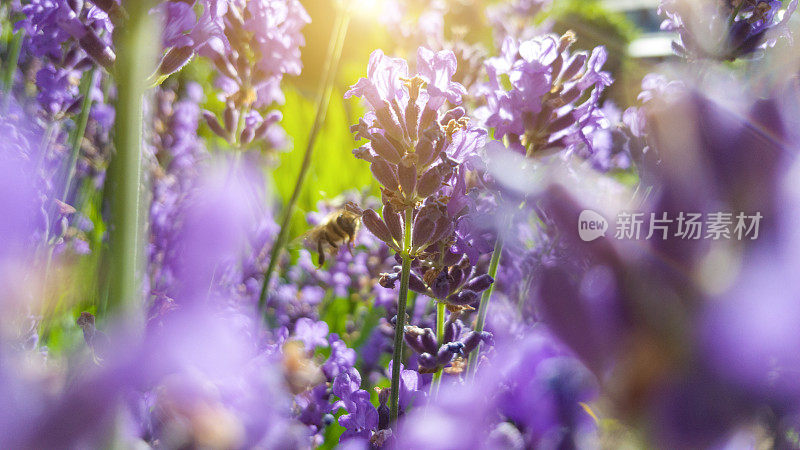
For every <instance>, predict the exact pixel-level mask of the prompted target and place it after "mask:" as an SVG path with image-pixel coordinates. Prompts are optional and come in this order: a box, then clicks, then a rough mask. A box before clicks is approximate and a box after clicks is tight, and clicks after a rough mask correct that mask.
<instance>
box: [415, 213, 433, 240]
mask: <svg viewBox="0 0 800 450" xmlns="http://www.w3.org/2000/svg"><path fill="white" fill-rule="evenodd" d="M421 215H422V213H419V214H417V219H416V220H414V229H413V230H412V232H411V246H412V247H413V248H415V249H418V248H423V247H425V246H426V245H428V244H430V243H431V241H430V240H429V239H430V238H431V235H433V232H434V231H435V230H436V224H435V223H434V222H433V221H432V220H430V219H428V218H427V217H419V216H421Z"/></svg>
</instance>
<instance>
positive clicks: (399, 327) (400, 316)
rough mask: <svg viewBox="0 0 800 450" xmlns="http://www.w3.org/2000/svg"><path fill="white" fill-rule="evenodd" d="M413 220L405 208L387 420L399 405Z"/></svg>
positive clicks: (396, 410) (391, 419)
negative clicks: (401, 265)
mask: <svg viewBox="0 0 800 450" xmlns="http://www.w3.org/2000/svg"><path fill="white" fill-rule="evenodd" d="M413 221H414V208H413V207H408V208H407V209H406V217H405V236H404V237H403V254H402V257H403V268H402V271H401V273H400V295H399V296H398V299H397V322H396V323H395V326H394V349H393V350H392V391H391V397H390V400H389V420H390V422H394V421H396V420H397V416H398V412H399V407H400V364H402V361H403V333H404V331H405V326H406V300H407V299H408V280H409V278H410V277H411V259H412V258H411V255H410V252H411V224H412V223H413Z"/></svg>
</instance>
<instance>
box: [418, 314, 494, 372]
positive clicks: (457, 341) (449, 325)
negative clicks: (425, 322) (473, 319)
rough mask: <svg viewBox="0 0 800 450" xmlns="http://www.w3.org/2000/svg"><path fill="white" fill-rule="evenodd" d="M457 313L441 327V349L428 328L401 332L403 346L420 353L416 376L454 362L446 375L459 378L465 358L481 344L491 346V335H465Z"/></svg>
mask: <svg viewBox="0 0 800 450" xmlns="http://www.w3.org/2000/svg"><path fill="white" fill-rule="evenodd" d="M459 317H460V311H456V312H453V313H451V314H450V315H449V316H448V318H447V321H445V324H444V334H443V335H442V339H441V342H442V344H441V345H440V344H439V343H438V342H439V341H438V340H437V338H438V336H436V333H435V332H434V331H433V330H432V329H430V328H419V327H415V326H407V327H406V329H405V332H404V338H405V342H406V343H407V344H408V346H409V347H411V348H412V349H413V350H414V351H415V352H417V353H419V357H418V358H417V364H418V365H419V368H418V371H419V373H435V372H438V371H439V370H442V369H444V367H445V366H447V365H448V364H451V362H452V361H453V358H458V363H456V364H453V365H452V367H450V368H448V369H445V371H446V372H447V373H450V374H458V373H461V372H462V371H463V366H464V363H465V358H466V357H467V356H468V355H469V354H470V353H472V351H473V350H475V349H476V348H478V344H480V343H481V342H484V343H489V344H491V343H492V334H491V333H489V332H487V331H481V332H477V331H471V330H470V331H467V330H466V329H465V327H464V324H463V323H462V322H461V320H460V319H459Z"/></svg>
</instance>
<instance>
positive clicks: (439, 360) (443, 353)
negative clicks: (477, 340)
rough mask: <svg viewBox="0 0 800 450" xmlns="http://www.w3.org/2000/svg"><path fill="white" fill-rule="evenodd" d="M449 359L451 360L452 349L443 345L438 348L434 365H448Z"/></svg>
mask: <svg viewBox="0 0 800 450" xmlns="http://www.w3.org/2000/svg"><path fill="white" fill-rule="evenodd" d="M451 359H453V351H452V348H451V347H450V346H449V345H447V344H443V345H442V346H441V347H439V351H437V352H436V365H439V366H442V365H445V364H447V363H449V362H450V360H451Z"/></svg>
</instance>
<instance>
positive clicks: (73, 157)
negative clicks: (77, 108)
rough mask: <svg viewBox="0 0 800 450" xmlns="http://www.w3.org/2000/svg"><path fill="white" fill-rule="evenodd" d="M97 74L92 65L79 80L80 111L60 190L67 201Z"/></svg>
mask: <svg viewBox="0 0 800 450" xmlns="http://www.w3.org/2000/svg"><path fill="white" fill-rule="evenodd" d="M96 76H97V66H94V65H93V66H92V68H91V69H89V73H88V76H87V77H85V78H84V79H83V80H81V95H83V100H82V103H81V112H80V115H78V121H77V123H76V126H75V134H74V135H73V136H72V142H71V143H70V144H71V149H70V153H69V163H68V165H67V176H66V179H65V181H64V190H63V191H62V192H61V201H62V202H65V201H67V195H69V190H70V188H71V187H72V179H73V178H75V166H76V165H77V163H78V155H80V152H81V143H83V136H84V134H85V133H86V124H87V123H88V122H89V112H90V110H91V107H92V99H91V91H92V87H93V86H94V83H95V77H96Z"/></svg>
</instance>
